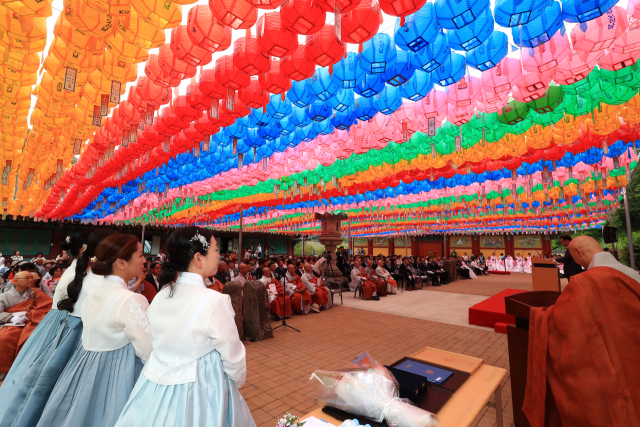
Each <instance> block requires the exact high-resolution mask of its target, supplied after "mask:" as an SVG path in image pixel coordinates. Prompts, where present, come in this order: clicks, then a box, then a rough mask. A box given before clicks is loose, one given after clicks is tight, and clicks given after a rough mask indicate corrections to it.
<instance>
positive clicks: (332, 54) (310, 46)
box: [305, 25, 346, 67]
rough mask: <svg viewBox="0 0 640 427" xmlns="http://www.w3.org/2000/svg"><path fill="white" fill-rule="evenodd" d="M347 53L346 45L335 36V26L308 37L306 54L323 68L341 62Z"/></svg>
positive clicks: (327, 26) (327, 27)
mask: <svg viewBox="0 0 640 427" xmlns="http://www.w3.org/2000/svg"><path fill="white" fill-rule="evenodd" d="M345 53H346V48H345V46H344V44H343V43H342V42H341V41H340V40H338V39H337V38H336V36H335V30H334V27H333V25H325V26H324V27H322V29H321V30H320V31H318V32H317V33H314V34H310V35H308V36H307V41H306V46H305V54H306V56H307V58H308V59H309V60H311V61H313V62H314V63H315V64H317V65H319V66H321V67H328V66H330V65H333V64H335V63H336V62H338V61H340V60H341V59H342V58H343V57H344V55H345Z"/></svg>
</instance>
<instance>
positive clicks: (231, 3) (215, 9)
mask: <svg viewBox="0 0 640 427" xmlns="http://www.w3.org/2000/svg"><path fill="white" fill-rule="evenodd" d="M209 9H211V13H213V16H214V17H215V18H216V19H218V20H219V21H220V22H222V23H223V24H224V25H228V26H229V27H231V28H233V29H236V30H240V29H247V28H251V27H253V24H255V23H256V19H258V11H257V10H256V8H255V7H253V5H252V4H251V3H249V2H248V1H246V0H209Z"/></svg>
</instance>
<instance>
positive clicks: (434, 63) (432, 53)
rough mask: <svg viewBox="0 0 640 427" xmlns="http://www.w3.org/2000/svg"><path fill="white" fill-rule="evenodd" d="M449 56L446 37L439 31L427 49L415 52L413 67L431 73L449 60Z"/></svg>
mask: <svg viewBox="0 0 640 427" xmlns="http://www.w3.org/2000/svg"><path fill="white" fill-rule="evenodd" d="M450 54H451V49H450V48H449V42H448V41H447V35H446V34H445V33H444V32H442V31H441V32H439V33H438V35H437V36H436V38H435V39H434V41H433V42H432V43H429V44H428V45H427V47H425V48H424V49H421V50H419V51H418V52H416V54H415V55H414V56H413V59H414V67H415V68H417V69H418V68H419V69H421V70H422V71H425V72H427V73H431V72H433V71H434V70H435V69H437V68H438V67H440V66H442V64H444V63H445V62H446V61H447V60H449V55H450Z"/></svg>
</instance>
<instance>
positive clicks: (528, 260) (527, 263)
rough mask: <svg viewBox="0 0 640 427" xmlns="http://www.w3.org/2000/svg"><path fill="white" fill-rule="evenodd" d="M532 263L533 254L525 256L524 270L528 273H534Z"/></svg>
mask: <svg viewBox="0 0 640 427" xmlns="http://www.w3.org/2000/svg"><path fill="white" fill-rule="evenodd" d="M531 265H532V261H531V254H529V255H528V256H527V258H525V260H524V264H523V265H522V271H523V272H525V273H527V274H531V273H532V269H531Z"/></svg>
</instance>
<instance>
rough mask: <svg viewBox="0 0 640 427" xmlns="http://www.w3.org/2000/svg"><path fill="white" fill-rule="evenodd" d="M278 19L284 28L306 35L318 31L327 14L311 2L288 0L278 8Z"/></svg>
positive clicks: (309, 0) (307, 0) (310, 0)
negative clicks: (280, 19) (279, 18)
mask: <svg viewBox="0 0 640 427" xmlns="http://www.w3.org/2000/svg"><path fill="white" fill-rule="evenodd" d="M280 17H281V18H282V23H283V24H284V26H285V28H289V29H290V30H291V31H293V32H294V33H296V34H302V35H307V34H313V33H317V32H318V31H320V29H321V28H322V27H323V26H324V22H325V20H326V17H327V12H326V11H325V10H324V9H323V8H322V7H320V5H319V4H317V3H316V2H314V1H313V0H289V1H287V2H286V3H285V4H283V5H282V7H281V8H280ZM343 20H344V18H343ZM343 22H344V21H343ZM343 25H344V24H343Z"/></svg>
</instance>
